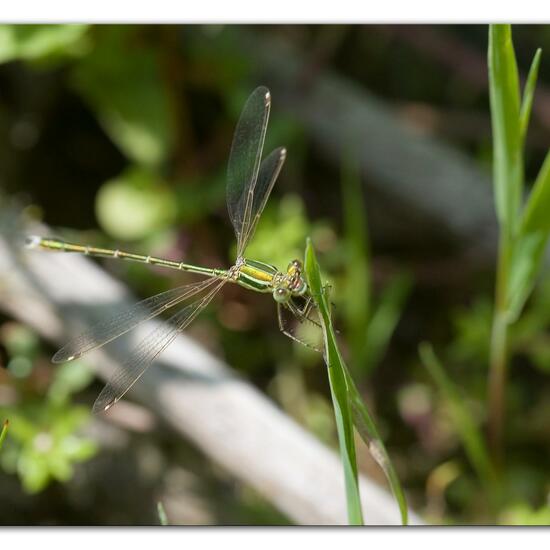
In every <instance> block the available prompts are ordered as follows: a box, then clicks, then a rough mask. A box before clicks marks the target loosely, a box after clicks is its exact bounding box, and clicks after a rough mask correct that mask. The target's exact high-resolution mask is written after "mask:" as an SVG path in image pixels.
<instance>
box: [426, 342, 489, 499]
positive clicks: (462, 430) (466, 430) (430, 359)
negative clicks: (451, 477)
mask: <svg viewBox="0 0 550 550" xmlns="http://www.w3.org/2000/svg"><path fill="white" fill-rule="evenodd" d="M418 351H419V354H420V359H421V360H422V362H423V363H424V366H425V367H426V369H427V370H428V372H429V373H430V375H431V377H432V378H433V379H434V381H435V383H436V384H437V386H438V387H439V389H440V391H441V393H442V394H443V395H444V396H445V397H446V398H447V399H448V401H449V405H450V409H451V415H452V417H453V420H454V424H455V426H456V429H457V431H458V434H459V436H460V439H461V441H462V444H463V445H464V450H465V452H466V455H467V456H468V460H469V461H470V463H471V464H472V467H473V468H474V469H475V471H476V473H477V475H478V477H479V479H480V480H481V482H482V483H484V484H485V485H486V486H487V487H488V488H491V489H492V488H494V487H495V484H496V475H495V472H494V470H493V467H492V464H491V461H490V459H489V453H488V451H487V448H486V446H485V442H484V439H483V437H482V434H481V431H480V430H479V428H478V426H477V425H476V423H475V422H474V420H473V418H472V416H471V414H470V412H469V411H468V410H467V409H466V407H465V406H464V400H463V397H462V396H461V394H460V392H459V391H458V389H457V388H456V386H455V385H454V383H453V382H452V381H451V380H450V378H449V377H448V376H447V373H446V372H445V369H444V368H443V366H442V365H441V363H440V362H439V360H438V358H437V357H436V355H435V353H434V350H433V348H432V346H431V345H430V344H428V343H426V342H424V343H422V344H420V346H419V348H418ZM490 494H494V491H492V490H491V491H490Z"/></svg>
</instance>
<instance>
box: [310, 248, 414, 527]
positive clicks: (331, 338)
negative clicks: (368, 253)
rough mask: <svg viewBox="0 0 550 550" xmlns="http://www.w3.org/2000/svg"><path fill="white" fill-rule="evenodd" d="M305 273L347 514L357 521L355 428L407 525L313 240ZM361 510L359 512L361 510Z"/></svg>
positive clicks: (397, 487)
mask: <svg viewBox="0 0 550 550" xmlns="http://www.w3.org/2000/svg"><path fill="white" fill-rule="evenodd" d="M305 270H306V276H307V279H308V284H309V287H310V289H311V292H312V295H313V296H314V299H315V301H316V304H317V306H318V308H319V313H320V316H321V322H322V325H323V334H324V339H325V353H324V357H325V361H326V363H327V366H328V375H329V380H330V384H331V391H332V396H333V403H334V408H335V415H336V423H337V428H338V435H339V441H340V451H341V454H342V460H343V462H344V472H345V475H346V488H347V491H348V514H349V515H350V522H351V518H352V517H355V519H357V517H358V516H357V513H356V511H354V510H353V508H352V507H353V506H358V505H359V502H358V498H359V489H358V485H357V464H356V458H355V443H354V439H353V427H355V428H356V429H357V431H358V433H359V435H360V436H361V438H362V439H363V441H365V443H366V444H367V447H368V449H369V451H370V453H371V454H372V456H373V458H374V459H375V460H376V462H377V463H378V464H379V465H380V466H381V468H382V470H383V471H384V473H385V475H386V477H387V478H388V481H389V484H390V486H391V488H392V491H393V493H394V496H395V498H396V500H397V502H398V505H399V509H400V511H401V518H402V522H403V524H404V525H405V524H406V523H407V503H406V501H405V496H404V494H403V490H402V488H401V485H400V483H399V480H398V478H397V474H396V473H395V470H394V468H393V466H392V464H391V461H390V459H389V456H388V454H387V452H386V449H385V447H384V444H383V442H382V439H381V438H380V436H379V434H378V430H377V428H376V425H375V423H374V421H373V419H372V416H371V415H370V413H369V411H368V409H367V407H366V405H365V404H364V403H363V400H362V399H361V396H360V394H359V392H358V390H357V388H356V386H355V384H354V382H353V379H352V378H351V375H350V374H349V371H348V369H347V367H346V365H345V363H344V361H343V359H342V356H341V354H340V351H339V349H338V346H337V343H336V337H335V334H334V329H333V327H332V322H331V318H330V309H329V302H328V299H327V295H326V292H325V289H324V288H323V285H322V284H321V274H320V269H319V264H318V263H317V259H316V257H315V252H314V250H313V246H312V245H311V241H310V240H309V239H308V242H307V247H306V258H305ZM359 511H360V510H359Z"/></svg>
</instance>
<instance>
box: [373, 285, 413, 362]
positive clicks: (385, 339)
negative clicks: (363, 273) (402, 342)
mask: <svg viewBox="0 0 550 550" xmlns="http://www.w3.org/2000/svg"><path fill="white" fill-rule="evenodd" d="M411 285H412V281H411V278H410V277H409V276H408V275H406V274H402V275H397V276H396V277H394V278H393V279H392V280H391V281H390V282H389V283H388V285H387V286H386V287H385V288H384V290H383V291H382V296H381V297H380V303H379V304H378V307H377V308H376V310H375V311H374V312H373V314H372V317H371V319H370V321H369V323H368V325H367V331H366V337H365V335H364V331H363V340H364V352H363V354H362V356H363V357H364V358H365V364H364V372H371V371H372V370H373V369H374V367H376V365H377V364H378V363H379V362H380V360H381V359H382V357H383V356H384V353H385V351H386V348H387V346H388V343H389V341H390V338H391V336H392V334H393V332H394V330H395V327H396V326H397V323H398V322H399V318H400V316H401V311H402V309H403V304H404V302H405V300H406V299H407V296H408V295H409V292H410V289H411Z"/></svg>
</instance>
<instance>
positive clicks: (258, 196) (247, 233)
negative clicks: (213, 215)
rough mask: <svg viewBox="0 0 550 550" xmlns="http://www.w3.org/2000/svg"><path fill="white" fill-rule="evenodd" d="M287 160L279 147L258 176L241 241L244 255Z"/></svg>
mask: <svg viewBox="0 0 550 550" xmlns="http://www.w3.org/2000/svg"><path fill="white" fill-rule="evenodd" d="M285 159H286V149H285V148H284V147H279V148H278V149H275V150H274V151H272V152H271V153H270V154H269V156H267V157H266V158H265V159H264V161H263V162H262V165H261V166H260V172H259V174H258V180H257V182H256V186H255V188H254V194H253V198H252V207H251V209H250V217H249V218H248V220H245V223H244V225H243V237H242V239H241V241H242V242H241V247H242V250H241V251H240V252H241V254H242V253H244V251H245V249H246V247H247V245H248V243H249V242H250V239H252V236H253V235H254V231H256V226H257V225H258V221H259V220H260V217H261V215H262V212H263V209H264V208H265V205H266V203H267V199H268V198H269V195H270V193H271V190H272V189H273V186H274V185H275V181H277V178H278V177H279V173H280V172H281V168H282V167H283V164H284V162H285Z"/></svg>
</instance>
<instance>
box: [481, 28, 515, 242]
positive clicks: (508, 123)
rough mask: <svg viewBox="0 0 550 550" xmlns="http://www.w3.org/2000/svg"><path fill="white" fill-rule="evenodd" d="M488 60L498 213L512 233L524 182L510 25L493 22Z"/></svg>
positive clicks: (506, 229) (507, 232)
mask: <svg viewBox="0 0 550 550" xmlns="http://www.w3.org/2000/svg"><path fill="white" fill-rule="evenodd" d="M488 63H489V95H490V100H491V101H490V103H491V123H492V127H493V155H494V159H493V179H494V186H495V199H496V207H497V215H498V219H499V222H500V224H501V226H502V230H503V231H504V232H505V234H507V235H508V236H510V235H511V234H512V230H513V227H514V224H515V223H516V222H517V213H518V211H519V206H520V202H521V192H522V183H523V163H522V154H521V150H522V147H521V141H520V99H519V78H518V69H517V65H516V57H515V54H514V48H513V45H512V30H511V28H510V25H490V27H489V50H488Z"/></svg>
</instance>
